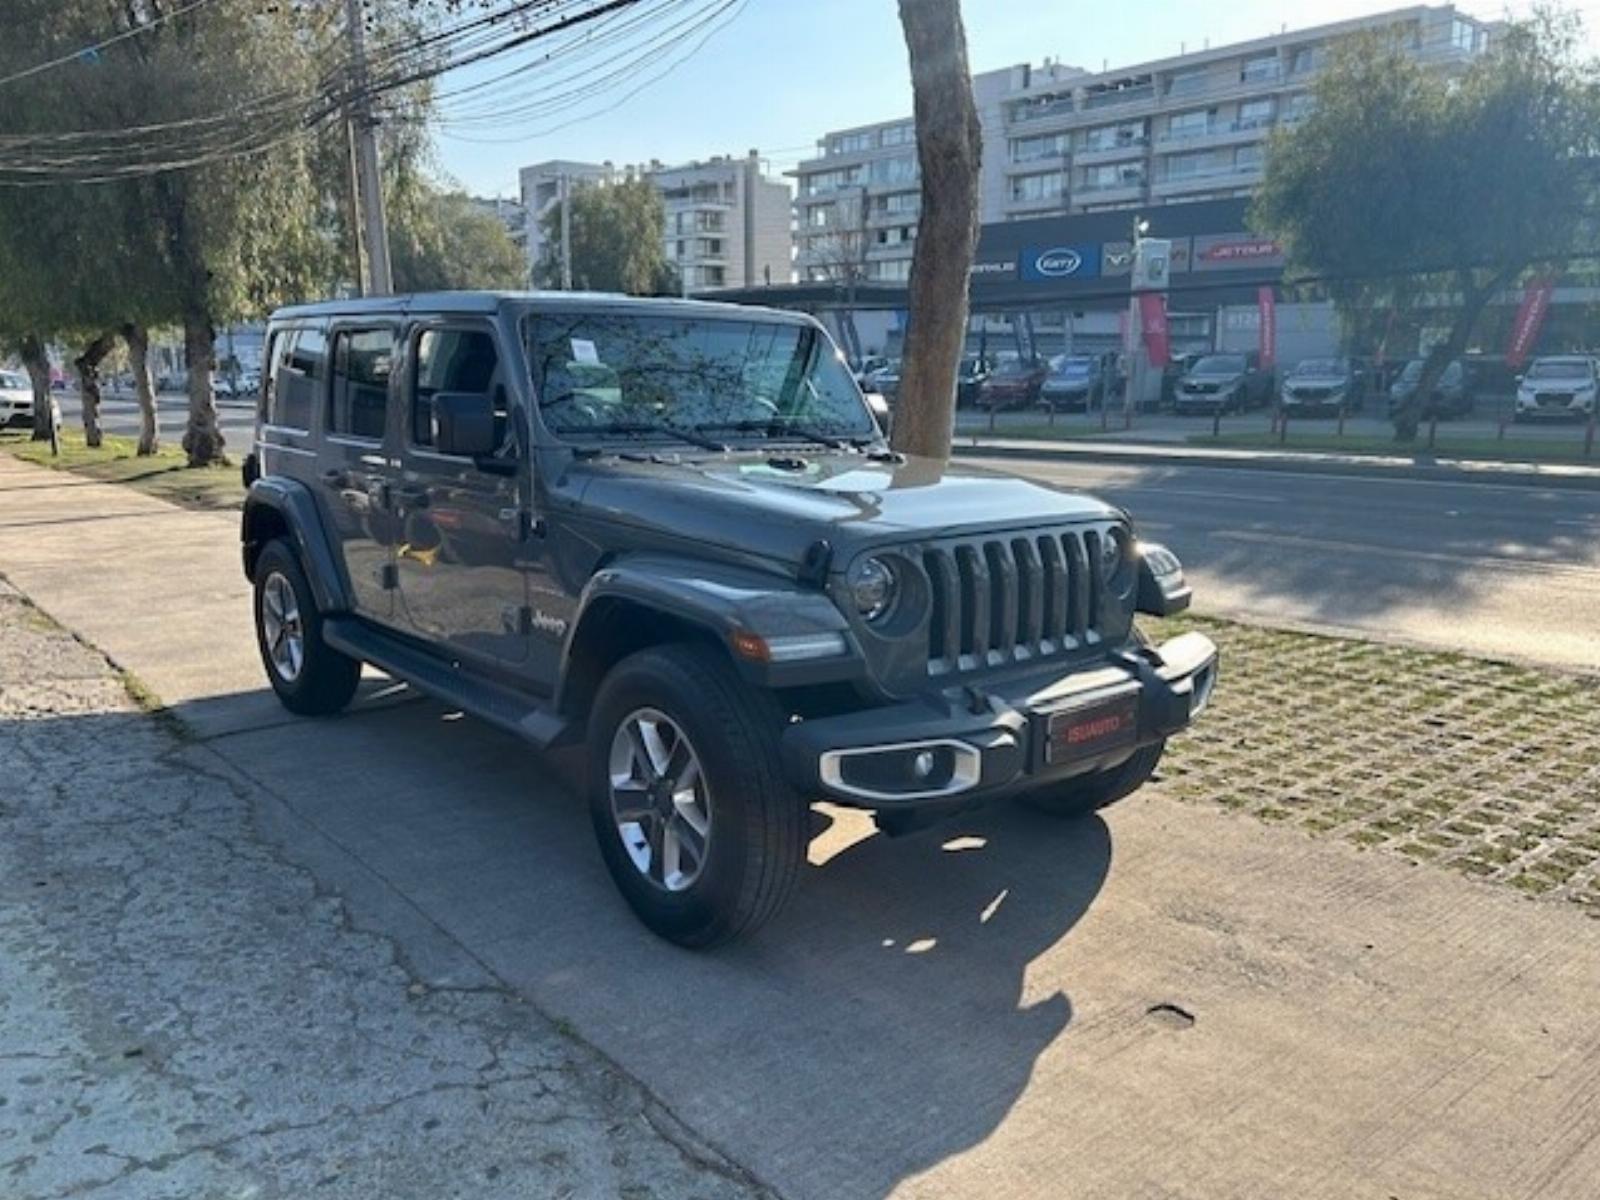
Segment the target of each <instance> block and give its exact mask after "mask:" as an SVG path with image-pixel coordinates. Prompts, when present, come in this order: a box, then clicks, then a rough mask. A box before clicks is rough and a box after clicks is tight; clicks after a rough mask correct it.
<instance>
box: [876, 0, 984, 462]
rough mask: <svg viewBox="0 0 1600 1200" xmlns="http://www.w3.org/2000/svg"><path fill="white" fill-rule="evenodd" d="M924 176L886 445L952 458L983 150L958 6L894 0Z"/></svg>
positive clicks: (938, 0)
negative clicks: (906, 55)
mask: <svg viewBox="0 0 1600 1200" xmlns="http://www.w3.org/2000/svg"><path fill="white" fill-rule="evenodd" d="M900 24H901V26H902V28H903V29H904V30H905V36H906V48H907V50H909V51H910V55H911V90H912V96H913V101H914V104H913V107H914V111H915V114H916V125H917V162H918V164H919V165H920V166H921V168H922V215H921V217H920V219H919V220H918V223H917V242H916V249H915V251H914V252H913V254H912V259H911V282H910V301H909V305H908V314H907V324H906V337H905V347H904V359H903V362H902V365H901V374H900V399H899V404H898V407H897V410H896V412H895V420H894V446H895V449H897V450H903V451H904V452H906V453H907V454H915V455H924V456H927V457H930V458H939V459H943V458H948V457H949V456H950V435H951V432H952V431H953V429H954V426H955V403H956V375H957V372H958V371H959V370H960V367H961V354H962V351H963V350H964V349H965V347H966V340H967V276H968V273H969V271H970V270H971V267H972V252H973V250H974V248H975V247H976V245H977V241H978V168H979V161H980V157H981V154H982V150H983V138H982V133H981V131H980V129H979V126H978V110H977V106H976V105H975V104H974V103H973V100H972V77H971V74H970V72H969V70H968V67H967V35H966V30H965V29H964V28H963V27H962V24H961V4H960V0H900Z"/></svg>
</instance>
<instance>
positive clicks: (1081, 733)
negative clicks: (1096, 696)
mask: <svg viewBox="0 0 1600 1200" xmlns="http://www.w3.org/2000/svg"><path fill="white" fill-rule="evenodd" d="M1045 731H1046V733H1045V743H1044V760H1045V762H1046V763H1049V764H1051V765H1055V764H1059V763H1064V762H1073V761H1075V760H1079V759H1085V758H1096V757H1098V756H1099V755H1102V754H1107V753H1110V752H1111V751H1113V750H1120V749H1122V748H1123V747H1125V746H1132V745H1133V744H1134V743H1135V742H1137V741H1138V738H1139V693H1138V692H1137V691H1128V692H1123V693H1122V694H1120V695H1116V696H1110V697H1107V698H1106V699H1104V700H1095V701H1091V702H1089V703H1087V704H1075V705H1073V706H1072V707H1071V708H1064V709H1060V710H1058V711H1056V712H1053V713H1051V714H1050V716H1049V720H1048V721H1047V722H1046V725H1045Z"/></svg>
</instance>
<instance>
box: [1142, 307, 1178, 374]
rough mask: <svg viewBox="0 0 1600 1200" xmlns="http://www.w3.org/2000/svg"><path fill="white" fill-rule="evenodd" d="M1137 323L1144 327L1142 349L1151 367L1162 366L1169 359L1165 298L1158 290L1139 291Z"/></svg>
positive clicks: (1169, 347)
mask: <svg viewBox="0 0 1600 1200" xmlns="http://www.w3.org/2000/svg"><path fill="white" fill-rule="evenodd" d="M1139 324H1140V326H1141V327H1142V328H1143V329H1144V349H1145V353H1146V354H1148V355H1149V356H1150V365H1151V366H1152V367H1164V366H1166V365H1167V363H1168V361H1169V360H1170V359H1171V345H1170V342H1169V339H1168V337H1167V298H1166V297H1165V296H1163V295H1162V294H1161V293H1160V292H1140V293H1139Z"/></svg>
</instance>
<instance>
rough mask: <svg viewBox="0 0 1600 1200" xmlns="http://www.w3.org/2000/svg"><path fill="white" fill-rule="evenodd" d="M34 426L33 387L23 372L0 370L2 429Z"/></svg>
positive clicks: (0, 418)
mask: <svg viewBox="0 0 1600 1200" xmlns="http://www.w3.org/2000/svg"><path fill="white" fill-rule="evenodd" d="M32 424H33V385H32V384H31V383H29V382H28V377H27V376H26V375H24V374H23V373H22V372H21V371H7V370H3V369H0V429H3V428H5V427H7V426H10V425H32Z"/></svg>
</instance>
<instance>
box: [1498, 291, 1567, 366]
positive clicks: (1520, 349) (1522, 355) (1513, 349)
mask: <svg viewBox="0 0 1600 1200" xmlns="http://www.w3.org/2000/svg"><path fill="white" fill-rule="evenodd" d="M1555 288H1556V285H1555V280H1553V279H1535V280H1533V281H1531V282H1530V283H1529V284H1528V286H1527V287H1526V288H1525V289H1524V290H1523V293H1522V303H1521V304H1520V305H1518V306H1517V319H1516V320H1515V321H1513V322H1512V323H1511V341H1510V342H1509V343H1508V344H1507V346H1506V365H1507V366H1510V367H1520V366H1521V365H1522V364H1523V363H1525V362H1527V361H1528V354H1529V353H1530V352H1531V351H1532V350H1533V347H1534V345H1535V343H1537V342H1538V340H1539V330H1540V328H1541V327H1542V326H1543V325H1544V315H1545V313H1547V312H1548V311H1549V310H1550V295H1551V293H1552V292H1554V291H1555Z"/></svg>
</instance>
